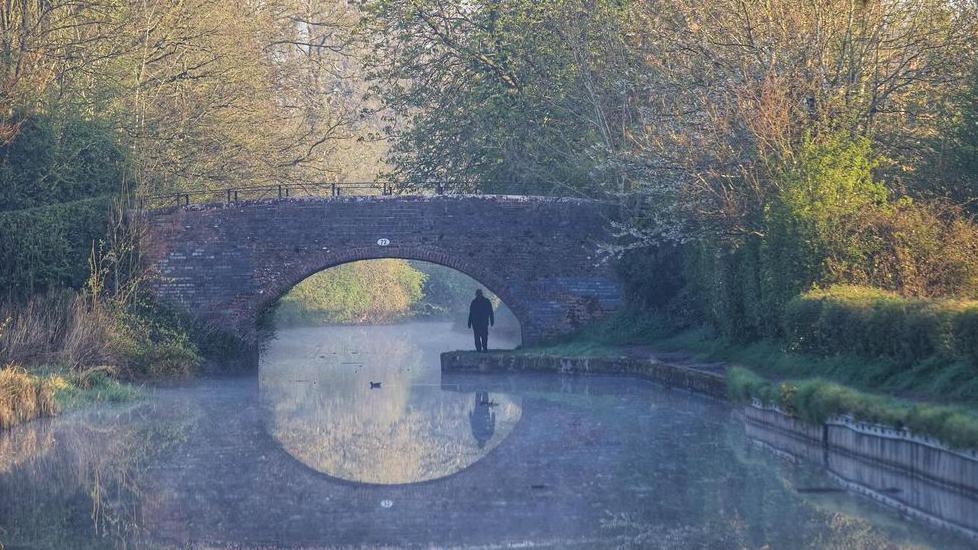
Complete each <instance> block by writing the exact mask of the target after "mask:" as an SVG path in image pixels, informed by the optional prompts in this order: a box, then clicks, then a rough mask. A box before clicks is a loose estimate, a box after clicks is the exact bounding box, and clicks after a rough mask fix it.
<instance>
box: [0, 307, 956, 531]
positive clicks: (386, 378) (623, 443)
mask: <svg viewBox="0 0 978 550" xmlns="http://www.w3.org/2000/svg"><path fill="white" fill-rule="evenodd" d="M491 343H492V344H493V345H494V347H496V346H498V347H505V344H507V343H506V342H500V341H498V339H497V341H495V342H491ZM470 345H471V342H470V336H469V335H466V334H458V333H453V332H451V330H450V327H449V325H448V324H440V323H414V324H405V325H397V326H388V327H332V328H317V329H292V330H285V331H281V332H279V333H278V335H277V337H276V339H275V340H273V341H272V342H270V344H269V346H268V349H267V350H266V351H265V352H264V353H263V356H262V362H261V367H260V369H259V374H258V376H251V377H244V378H234V379H208V380H203V381H200V382H196V383H194V384H193V385H191V386H187V387H180V388H167V389H156V390H152V391H150V392H148V396H147V397H146V398H145V399H143V400H141V401H139V402H137V403H133V404H128V405H124V406H117V407H97V408H92V409H89V410H85V411H79V412H76V413H72V414H68V415H65V416H63V417H59V418H56V419H52V420H46V421H39V422H34V423H30V424H28V425H24V426H21V427H19V428H17V429H14V430H12V431H10V432H8V433H3V434H0V544H3V545H5V547H6V548H8V549H9V548H101V547H108V548H111V547H130V548H132V547H135V548H186V547H193V548H242V547H243V548H276V547H283V548H294V547H302V548H319V547H340V548H361V547H422V548H429V547H466V548H510V547H520V548H529V547H556V548H567V547H572V548H616V547H626V548H629V547H631V548H762V547H768V548H888V547H890V548H901V547H913V548H968V547H969V544H970V542H969V541H968V539H965V538H961V537H959V536H957V535H953V534H950V533H948V532H945V531H941V530H936V529H932V528H930V527H928V526H927V525H924V524H923V523H920V522H918V521H916V520H912V519H908V518H905V517H901V516H900V515H899V514H897V513H896V512H894V511H891V510H889V509H887V508H884V507H882V506H880V505H877V504H875V503H873V502H871V501H869V500H867V499H865V498H863V497H860V496H857V495H854V494H851V493H848V492H840V491H839V490H838V489H840V487H841V486H840V485H839V484H838V481H836V480H835V479H834V478H832V477H831V476H830V475H829V474H827V473H826V472H825V471H824V470H822V469H821V468H820V467H818V466H816V465H813V464H809V463H807V462H800V461H796V460H791V459H787V458H784V457H783V456H781V455H778V454H776V453H773V452H771V451H770V450H769V449H767V448H765V447H763V446H761V445H758V444H756V443H754V442H753V441H752V439H751V438H748V437H747V434H746V432H745V427H744V423H743V421H742V419H741V418H740V417H739V416H738V415H737V414H736V413H735V411H734V410H733V409H732V408H731V407H730V406H729V405H727V404H724V403H719V402H715V401H711V400H708V399H705V398H701V397H698V396H695V395H690V394H686V393H682V392H676V391H668V390H665V389H662V388H660V387H658V386H656V385H654V384H651V383H647V382H644V381H639V380H635V379H629V378H605V377H561V376H556V375H513V376H484V375H444V376H443V375H442V374H441V373H440V369H439V365H438V353H439V352H440V351H443V350H446V349H456V348H468V347H469V346H470ZM370 382H379V383H380V387H377V388H371V384H370ZM755 435H756V434H755Z"/></svg>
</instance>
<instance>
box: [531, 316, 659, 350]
mask: <svg viewBox="0 0 978 550" xmlns="http://www.w3.org/2000/svg"><path fill="white" fill-rule="evenodd" d="M675 332H676V331H675V329H672V328H670V327H669V325H668V323H666V322H665V321H663V320H661V319H659V318H657V317H654V316H651V315H648V314H642V313H638V312H634V311H624V312H621V313H619V314H616V315H612V316H609V317H608V318H606V319H604V320H602V321H600V322H598V323H594V324H592V325H588V326H586V327H584V328H582V329H581V330H579V331H577V332H575V333H574V334H572V335H570V336H567V337H565V338H561V339H559V340H555V341H553V342H550V343H547V344H545V345H541V346H534V347H529V348H523V349H522V350H521V353H524V354H528V355H552V356H568V355H573V356H582V357H593V356H602V355H609V354H612V353H615V351H616V350H619V349H620V348H621V347H622V346H630V345H646V344H649V343H651V342H660V341H664V340H665V339H666V338H668V337H670V336H671V335H673V334H674V333H675Z"/></svg>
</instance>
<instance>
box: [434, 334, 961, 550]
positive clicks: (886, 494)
mask: <svg viewBox="0 0 978 550" xmlns="http://www.w3.org/2000/svg"><path fill="white" fill-rule="evenodd" d="M627 353H628V352H627V351H626V352H623V353H622V354H620V355H614V354H606V355H603V356H559V355H547V354H537V353H532V352H526V351H512V352H504V351H496V352H491V353H481V354H480V353H476V352H468V351H456V352H447V353H443V354H442V355H441V368H442V372H443V373H445V374H447V373H514V372H551V373H557V374H564V375H582V376H587V375H611V376H631V377H636V378H641V379H645V380H650V381H653V382H656V383H658V384H661V385H663V386H665V387H668V388H674V389H680V390H684V391H689V392H694V393H698V394H703V395H707V396H710V397H712V398H715V399H731V398H737V397H739V396H738V395H736V383H734V382H731V380H730V379H729V377H728V376H727V374H728V373H727V370H728V369H727V368H726V367H725V366H724V365H723V364H717V363H704V364H699V366H698V365H697V363H696V362H695V361H693V360H691V359H690V358H689V357H688V356H685V355H683V354H675V353H668V354H662V355H659V356H655V355H646V356H635V355H634V354H632V355H628V354H627ZM733 400H734V401H740V399H733ZM738 412H739V414H740V415H741V416H742V417H743V419H744V421H745V424H746V426H747V427H748V430H749V431H750V430H753V431H754V435H753V436H752V439H754V440H756V441H758V442H760V443H764V444H766V445H768V446H770V447H773V448H775V449H776V450H777V451H779V452H782V453H787V454H788V455H790V456H792V457H795V458H800V459H806V460H809V461H813V462H817V463H820V464H822V465H823V466H825V467H826V468H827V469H828V471H829V472H830V473H832V474H833V476H834V477H835V478H837V480H838V481H839V482H840V483H841V484H842V485H843V486H844V487H846V488H847V489H849V490H852V491H854V492H856V493H859V494H862V495H864V496H868V497H870V498H872V499H874V500H877V501H879V502H882V503H884V504H886V505H889V506H891V507H895V508H897V509H898V510H901V511H902V512H904V513H908V514H911V515H914V516H915V517H918V518H920V519H923V520H925V521H928V522H930V523H933V524H936V525H939V526H941V527H944V528H950V529H952V530H955V531H958V532H961V533H964V534H966V535H968V536H969V537H972V538H976V539H978V507H976V506H975V503H976V502H978V452H976V450H975V449H970V448H969V449H961V448H953V447H951V446H949V445H946V444H945V443H943V442H941V441H940V440H938V439H937V438H934V437H929V436H926V435H920V434H916V433H913V432H912V431H911V430H909V429H907V428H906V427H902V426H893V425H885V424H880V423H876V422H868V421H864V420H860V419H859V418H857V417H855V416H853V415H852V414H836V415H833V416H832V417H830V418H828V419H826V420H824V421H820V422H813V421H810V420H803V419H801V418H799V417H798V416H797V415H795V414H791V412H790V411H786V410H784V409H782V408H780V407H778V406H775V405H770V404H765V403H764V402H763V401H761V400H758V399H750V400H748V401H747V402H746V403H745V404H744V406H743V407H742V409H740V410H739V411H738ZM840 463H844V464H846V466H845V467H838V468H837V467H835V466H836V465H838V464H840ZM897 480H903V481H904V482H905V483H903V484H902V485H903V487H900V486H895V485H894V484H896V483H897ZM921 486H926V488H927V489H926V492H927V494H940V495H943V496H942V497H940V498H930V499H922V498H919V497H920V495H921V494H922V493H921ZM961 502H967V503H969V505H968V506H960V505H956V504H955V503H958V504H960V503H961ZM949 512H950V513H949Z"/></svg>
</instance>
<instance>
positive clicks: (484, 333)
mask: <svg viewBox="0 0 978 550" xmlns="http://www.w3.org/2000/svg"><path fill="white" fill-rule="evenodd" d="M495 324H496V319H494V318H493V315H492V302H490V301H489V299H488V298H486V297H485V296H483V295H482V289H479V290H476V291H475V300H472V304H471V305H470V306H469V328H470V329H472V333H473V334H474V335H475V350H476V351H489V326H490V325H495Z"/></svg>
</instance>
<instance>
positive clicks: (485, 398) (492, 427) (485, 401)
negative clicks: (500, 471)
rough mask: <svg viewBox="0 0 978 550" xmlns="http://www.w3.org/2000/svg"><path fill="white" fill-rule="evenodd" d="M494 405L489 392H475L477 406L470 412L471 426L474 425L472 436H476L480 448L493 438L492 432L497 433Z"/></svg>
mask: <svg viewBox="0 0 978 550" xmlns="http://www.w3.org/2000/svg"><path fill="white" fill-rule="evenodd" d="M494 405H495V403H492V402H490V401H489V392H487V391H478V392H476V393H475V407H473V408H472V412H470V413H469V426H471V427H472V437H474V438H475V441H476V443H478V444H479V448H480V449H481V448H483V447H485V446H486V443H488V442H489V440H490V439H492V434H494V433H496V413H495V412H493V411H492V407H493V406H494Z"/></svg>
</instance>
